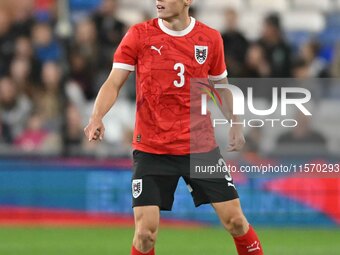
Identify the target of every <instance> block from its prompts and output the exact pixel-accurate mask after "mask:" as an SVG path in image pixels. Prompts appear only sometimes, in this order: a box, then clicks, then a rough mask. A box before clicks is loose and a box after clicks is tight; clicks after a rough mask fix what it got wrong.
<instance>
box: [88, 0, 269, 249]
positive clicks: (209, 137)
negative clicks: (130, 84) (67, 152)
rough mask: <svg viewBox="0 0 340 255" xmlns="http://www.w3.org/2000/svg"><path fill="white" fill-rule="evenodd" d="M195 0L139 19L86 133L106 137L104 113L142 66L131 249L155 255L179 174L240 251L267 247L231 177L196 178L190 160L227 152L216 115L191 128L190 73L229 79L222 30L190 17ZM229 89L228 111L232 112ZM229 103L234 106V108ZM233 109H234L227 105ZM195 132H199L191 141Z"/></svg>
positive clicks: (234, 130) (168, 1)
mask: <svg viewBox="0 0 340 255" xmlns="http://www.w3.org/2000/svg"><path fill="white" fill-rule="evenodd" d="M191 3H192V0H159V1H156V7H157V12H158V18H156V19H152V20H150V21H147V22H144V23H141V24H137V25H134V26H132V27H131V28H130V29H129V31H128V32H127V34H126V35H125V37H124V38H123V40H122V42H121V43H120V45H119V47H118V49H117V51H116V52H115V55H114V60H113V62H114V63H113V68H112V71H111V73H110V75H109V77H108V79H107V80H106V81H105V83H104V84H103V86H102V87H101V89H100V91H99V94H98V96H97V99H96V102H95V105H94V110H93V113H92V116H91V118H90V121H89V124H88V125H87V127H86V128H85V130H84V131H85V134H86V136H87V138H88V139H89V140H90V141H92V140H102V139H103V136H104V131H105V129H104V125H103V122H102V118H103V117H104V115H105V114H106V113H107V112H108V111H109V109H110V108H111V107H112V106H113V104H114V102H115V101H116V99H117V96H118V93H119V90H120V88H121V87H122V85H123V84H124V82H125V81H126V79H127V77H128V75H129V73H130V72H133V71H136V73H137V74H136V75H137V81H136V83H137V84H136V93H137V98H136V106H137V110H136V125H135V131H134V138H133V148H134V151H133V161H134V165H133V176H132V199H133V211H134V218H135V235H134V238H133V244H132V249H131V255H141V254H148V255H152V254H155V249H154V246H155V242H156V237H157V232H158V225H159V218H160V210H171V208H172V204H173V200H174V192H175V189H176V187H177V183H178V180H179V178H180V177H183V178H184V180H185V182H186V183H187V185H188V188H189V191H190V192H191V195H192V197H193V200H194V203H195V205H196V206H199V205H201V204H211V205H212V206H213V208H214V209H215V211H216V213H217V215H218V217H219V218H220V220H221V223H222V224H223V226H224V227H225V229H226V230H227V231H228V232H229V233H230V234H231V235H232V236H233V238H234V241H235V245H236V249H237V252H238V254H239V255H247V254H251V255H261V254H263V251H262V247H261V245H260V241H259V238H258V237H257V235H256V233H255V231H254V229H253V228H252V227H251V225H249V223H248V222H247V219H246V218H245V216H244V214H243V212H242V209H241V205H240V201H239V198H238V194H237V191H236V189H235V186H234V185H233V181H232V179H231V178H214V179H204V178H191V177H190V171H189V168H190V160H192V158H195V157H196V156H197V155H199V156H201V157H202V156H203V158H204V157H205V156H206V158H207V159H208V160H207V162H208V163H207V164H214V165H217V164H218V162H220V160H221V159H222V156H221V154H220V152H219V149H218V147H217V145H216V142H215V139H214V135H213V128H212V124H211V120H210V117H209V115H207V116H206V118H203V119H201V120H200V123H198V124H197V126H195V127H196V128H195V129H194V130H191V131H190V86H189V85H190V79H191V78H209V79H210V80H211V81H213V82H218V83H227V71H226V65H225V61H224V51H223V41H222V38H221V36H220V34H219V32H217V31H216V30H214V29H212V28H209V27H208V26H206V25H204V24H202V23H200V22H198V21H196V20H195V19H194V18H192V17H190V16H189V7H190V5H191ZM226 91H227V90H222V91H220V93H221V97H222V98H223V99H224V100H227V99H228V98H229V103H228V104H224V106H225V107H224V108H223V109H222V111H223V112H224V113H225V114H226V115H228V118H230V119H232V120H234V121H237V118H236V116H234V115H233V114H232V107H231V103H230V97H228V94H227V93H226ZM228 105H229V107H227V106H228ZM226 108H228V109H226ZM229 132H230V133H229V151H237V150H240V149H241V148H242V146H243V145H244V143H245V140H244V137H243V132H242V127H241V126H238V125H233V126H232V127H231V129H230V131H229ZM190 136H192V137H195V136H198V137H199V139H198V143H199V144H198V145H199V146H194V148H191V146H190Z"/></svg>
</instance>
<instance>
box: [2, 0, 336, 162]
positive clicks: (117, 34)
mask: <svg viewBox="0 0 340 255" xmlns="http://www.w3.org/2000/svg"><path fill="white" fill-rule="evenodd" d="M70 1H71V0H70ZM61 2H62V1H54V0H36V1H33V0H20V1H19V0H13V1H1V2H0V155H1V154H6V153H15V154H18V153H23V154H26V153H28V154H32V153H37V154H39V155H41V154H46V155H63V156H78V155H97V156H98V155H99V156H110V155H122V154H123V155H124V154H126V153H128V152H129V150H130V141H131V138H132V130H133V122H132V121H131V120H130V119H133V117H132V115H133V112H134V99H135V95H134V93H135V91H134V77H133V75H132V76H131V77H130V78H129V80H128V82H127V84H126V86H125V87H124V90H123V92H122V94H121V95H120V98H119V100H118V102H117V105H116V107H115V109H113V111H112V112H110V113H109V121H108V125H109V127H108V128H107V130H108V131H107V132H108V134H107V139H105V142H104V143H102V144H101V145H98V144H97V143H88V142H87V141H85V137H84V135H83V128H84V125H85V124H86V122H87V121H88V117H89V114H90V111H91V108H92V105H93V100H94V98H95V97H96V94H97V92H98V90H99V88H100V86H101V84H102V82H103V81H104V80H105V78H106V77H107V75H108V73H109V71H110V69H111V67H112V56H113V53H114V51H115V49H116V48H117V46H118V44H119V42H120V41H121V39H122V37H123V36H124V34H125V33H126V31H127V29H128V25H127V24H124V23H123V22H122V21H120V20H119V19H118V18H117V15H116V14H117V9H118V7H119V3H118V2H117V1H116V0H102V1H96V2H97V3H96V4H93V6H90V7H89V8H88V9H87V10H86V11H85V15H84V14H83V15H78V14H79V13H77V15H74V14H72V12H71V13H69V15H66V14H67V13H66V12H65V11H64V10H60V8H61V4H60V3H61ZM71 2H72V1H71ZM75 2H76V1H75ZM89 2H91V1H89ZM92 2H93V1H92ZM65 3H68V1H65ZM98 3H99V4H98ZM82 11H84V10H82ZM65 13H66V14H65ZM65 15H66V17H65ZM192 15H193V16H195V11H194V10H192ZM146 18H149V17H147V15H146V17H145V19H146ZM224 22H225V29H224V31H222V37H223V39H224V44H225V55H226V61H227V65H228V72H229V76H230V77H252V78H273V77H275V78H279V77H280V78H281V77H294V78H299V79H303V78H326V77H339V76H340V64H339V63H340V54H338V53H336V51H335V53H334V57H333V58H332V61H329V59H328V60H326V59H325V58H323V56H322V52H321V48H322V47H321V46H322V45H320V44H319V43H318V41H316V40H310V41H308V42H305V43H304V44H302V45H299V47H298V48H296V47H292V45H290V44H289V43H288V42H287V41H286V39H285V34H284V31H283V29H282V25H281V22H280V18H279V16H277V15H275V14H268V15H267V16H266V17H265V20H264V23H263V31H262V35H261V37H260V38H258V39H257V40H252V41H250V40H248V39H247V38H246V37H245V36H244V35H243V34H242V32H240V31H239V30H238V13H237V11H235V10H234V9H228V10H226V11H225V21H224ZM320 93H321V94H323V95H327V93H328V92H327V91H321V92H320ZM254 132H256V131H254Z"/></svg>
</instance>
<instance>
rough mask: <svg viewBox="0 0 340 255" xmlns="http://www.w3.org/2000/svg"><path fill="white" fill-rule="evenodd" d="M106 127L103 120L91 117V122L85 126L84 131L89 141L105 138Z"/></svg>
mask: <svg viewBox="0 0 340 255" xmlns="http://www.w3.org/2000/svg"><path fill="white" fill-rule="evenodd" d="M104 132H105V127H104V124H103V121H102V120H101V119H98V118H91V119H90V121H89V124H88V125H87V126H86V127H85V128H84V133H85V135H86V137H87V139H89V141H90V142H91V141H96V140H98V139H99V140H103V138H104Z"/></svg>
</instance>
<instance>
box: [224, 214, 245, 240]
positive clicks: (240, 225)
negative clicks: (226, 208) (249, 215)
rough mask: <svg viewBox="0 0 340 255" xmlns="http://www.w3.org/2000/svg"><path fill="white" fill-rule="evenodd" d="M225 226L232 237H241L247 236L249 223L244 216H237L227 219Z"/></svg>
mask: <svg viewBox="0 0 340 255" xmlns="http://www.w3.org/2000/svg"><path fill="white" fill-rule="evenodd" d="M223 225H224V227H225V228H226V229H227V230H228V231H229V232H230V233H231V234H232V235H240V234H245V230H246V229H247V227H248V222H247V219H246V218H245V217H244V215H243V214H236V215H232V216H230V217H229V218H228V219H226V220H225V221H224V222H223Z"/></svg>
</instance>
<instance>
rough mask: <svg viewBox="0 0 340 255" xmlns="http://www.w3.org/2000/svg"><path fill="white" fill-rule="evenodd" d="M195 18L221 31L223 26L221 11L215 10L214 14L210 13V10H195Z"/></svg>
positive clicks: (222, 13)
mask: <svg viewBox="0 0 340 255" xmlns="http://www.w3.org/2000/svg"><path fill="white" fill-rule="evenodd" d="M197 18H198V20H199V21H201V22H203V23H205V24H207V25H208V26H210V27H212V28H214V29H217V30H219V31H223V30H224V28H225V25H224V12H223V11H215V13H214V15H211V13H210V12H207V11H203V10H200V11H198V12H197Z"/></svg>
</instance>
